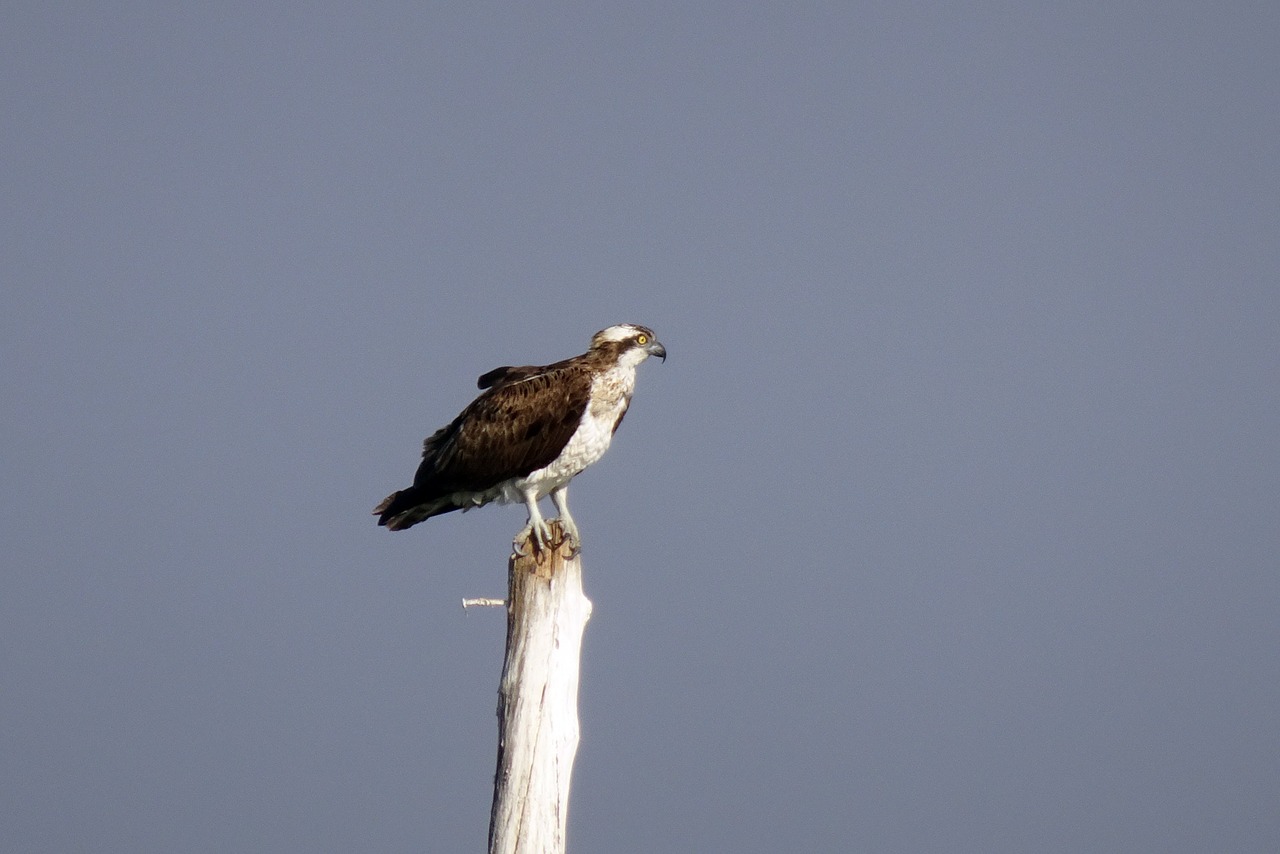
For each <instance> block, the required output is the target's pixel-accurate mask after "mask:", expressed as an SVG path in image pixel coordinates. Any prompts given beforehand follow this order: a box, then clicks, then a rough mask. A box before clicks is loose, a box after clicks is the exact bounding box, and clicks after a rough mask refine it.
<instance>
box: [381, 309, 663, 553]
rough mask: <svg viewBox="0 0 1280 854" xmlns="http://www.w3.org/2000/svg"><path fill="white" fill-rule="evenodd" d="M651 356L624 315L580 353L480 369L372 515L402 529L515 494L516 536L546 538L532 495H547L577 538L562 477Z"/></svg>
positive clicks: (604, 437) (620, 411)
mask: <svg viewBox="0 0 1280 854" xmlns="http://www.w3.org/2000/svg"><path fill="white" fill-rule="evenodd" d="M650 356H657V357H658V358H660V359H662V360H663V361H666V358H667V350H666V348H665V347H663V346H662V344H660V343H659V342H658V339H657V338H656V337H655V336H654V334H653V330H652V329H649V328H647V327H644V326H636V325H634V324H630V323H623V324H620V325H618V326H610V327H609V328H608V329H602V330H601V331H599V332H597V333H596V334H595V335H593V336H592V337H591V347H590V349H588V350H587V352H585V353H583V354H582V355H581V356H574V357H573V358H571V359H565V360H564V361H562V362H556V363H555V364H551V365H543V366H534V365H526V366H524V367H510V366H508V367H502V368H494V369H493V370H492V371H489V372H488V373H487V374H484V375H483V376H481V377H480V379H479V380H478V381H477V383H476V385H478V386H479V387H480V388H482V389H484V393H483V394H481V395H480V396H479V397H477V398H476V399H475V400H474V401H472V402H471V404H470V405H469V406H468V407H467V408H466V409H464V410H462V413H461V414H460V415H459V416H458V417H457V418H455V419H453V421H452V422H451V423H450V424H449V425H448V426H447V427H442V428H440V429H439V430H437V431H436V432H435V433H433V434H432V435H431V436H430V437H429V438H428V439H427V440H426V441H425V442H423V444H422V464H421V465H420V466H418V473H417V474H416V475H414V477H413V486H410V487H408V488H407V489H401V490H400V491H398V492H393V493H391V494H390V495H388V496H387V497H386V499H385V500H384V501H383V502H382V503H381V504H379V505H378V506H377V507H375V508H374V509H373V512H374V515H376V516H377V517H378V524H379V525H385V526H386V527H387V528H388V529H390V530H392V531H401V530H404V529H405V528H408V527H411V526H413V525H416V524H418V523H419V522H422V521H425V520H427V519H430V518H431V517H432V516H439V515H440V514H442V513H451V512H453V511H454V510H469V509H471V508H472V507H481V506H483V505H485V504H488V503H490V502H493V501H497V502H498V503H500V504H506V503H510V502H515V501H521V502H524V506H525V507H526V508H528V511H529V524H528V525H527V526H526V528H525V529H524V530H523V531H521V532H520V536H523V535H524V534H525V533H526V532H529V533H531V534H532V536H533V539H534V545H535V547H545V546H548V545H550V539H551V532H550V529H549V528H548V526H547V523H546V522H545V521H544V520H543V518H542V514H541V513H539V512H538V500H539V499H541V498H542V497H544V496H546V495H550V496H551V500H552V502H553V503H554V504H555V506H556V510H558V511H559V513H560V521H561V524H562V525H563V527H564V530H565V532H566V533H567V534H568V535H569V536H570V537H571V538H572V539H573V541H574V542H575V543H577V542H579V537H578V526H577V525H575V524H574V521H573V517H572V516H570V515H569V505H568V490H569V481H570V480H572V479H573V477H574V475H576V474H578V473H579V472H580V471H582V470H583V469H585V468H586V467H587V466H589V465H591V464H592V463H594V462H595V461H596V460H598V459H600V458H601V457H602V456H604V452H605V451H606V450H608V448H609V442H610V441H611V440H612V439H613V434H614V432H615V431H616V430H617V429H618V425H619V424H621V423H622V416H624V415H626V413H627V406H628V405H629V404H630V403H631V394H632V392H633V391H634V390H635V386H636V366H637V365H639V364H640V363H641V362H643V361H644V360H645V359H647V358H649V357H650ZM517 538H518V537H517Z"/></svg>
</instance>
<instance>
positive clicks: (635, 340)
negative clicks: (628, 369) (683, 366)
mask: <svg viewBox="0 0 1280 854" xmlns="http://www.w3.org/2000/svg"><path fill="white" fill-rule="evenodd" d="M591 349H592V350H612V351H614V352H615V353H616V354H617V357H618V360H619V362H623V363H626V364H630V365H638V364H640V363H641V362H643V361H644V360H645V359H647V358H648V357H650V356H657V357H658V358H660V359H662V360H663V361H666V358H667V348H666V347H663V346H662V344H661V342H659V341H658V336H656V335H654V334H653V330H652V329H650V328H649V327H647V326H640V325H638V324H635V323H619V324H618V325H617V326H610V327H609V328H608V329H601V330H600V331H599V332H597V333H596V334H595V335H593V336H591Z"/></svg>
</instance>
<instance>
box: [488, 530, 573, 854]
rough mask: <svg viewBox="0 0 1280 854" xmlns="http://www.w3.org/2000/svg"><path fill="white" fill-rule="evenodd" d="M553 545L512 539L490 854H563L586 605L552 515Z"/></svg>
mask: <svg viewBox="0 0 1280 854" xmlns="http://www.w3.org/2000/svg"><path fill="white" fill-rule="evenodd" d="M550 524H551V527H552V537H551V541H552V543H555V544H556V547H555V548H554V549H546V550H544V551H543V553H541V554H534V553H533V550H532V549H531V548H530V546H529V543H528V541H527V540H526V541H524V542H518V543H517V544H516V549H515V552H514V553H513V554H512V555H511V560H510V562H509V564H508V568H507V574H508V586H509V593H508V596H507V603H508V606H507V653H506V660H505V661H504V663H503V667H502V684H501V687H500V688H499V697H498V768H497V772H496V774H495V775H494V788H493V809H492V812H491V814H490V819H489V852H490V854H563V852H564V850H565V825H566V821H567V819H568V814H569V782H570V777H571V775H572V773H573V759H574V756H575V754H576V753H577V750H578V667H579V659H580V654H581V649H582V632H583V629H584V628H585V627H586V625H587V620H588V619H590V617H591V602H590V600H588V599H587V597H586V596H585V595H584V594H583V592H582V562H581V560H580V558H579V556H577V555H576V554H574V553H573V552H574V550H573V548H571V547H570V545H569V544H567V543H565V542H564V540H565V536H564V529H563V528H562V527H561V526H560V523H559V520H553V521H551V523H550Z"/></svg>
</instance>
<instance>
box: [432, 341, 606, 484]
mask: <svg viewBox="0 0 1280 854" xmlns="http://www.w3.org/2000/svg"><path fill="white" fill-rule="evenodd" d="M486 379H488V380H489V387H488V389H487V390H486V391H485V392H484V393H483V394H481V395H480V396H479V397H477V398H476V399H475V400H474V401H472V402H471V404H470V405H469V406H467V408H466V409H464V410H462V413H461V414H460V415H459V416H458V417H457V418H455V419H454V420H453V422H452V423H450V424H449V425H448V426H447V427H443V428H441V429H440V430H437V431H436V432H435V433H434V434H432V436H431V437H430V438H428V439H427V440H426V442H424V443H423V449H422V465H420V466H419V467H418V473H417V475H416V476H415V477H414V486H415V487H416V488H419V489H422V490H425V491H426V492H428V493H434V494H441V495H442V494H446V493H449V492H455V491H479V490H484V489H489V488H491V487H492V486H495V485H496V484H498V483H501V482H502V481H504V480H508V479H510V478H513V477H521V476H524V475H526V474H528V473H529V472H531V471H534V470H535V469H539V468H541V467H543V466H545V465H548V464H549V463H551V462H552V461H553V460H555V458H556V457H557V456H559V454H560V451H561V450H562V449H563V448H564V446H565V444H566V443H567V442H568V441H569V438H570V437H571V436H572V435H573V433H574V431H575V430H576V429H577V427H578V423H579V422H580V421H581V419H582V413H583V411H585V409H586V407H587V402H588V399H589V398H590V394H591V373H590V370H589V369H588V368H587V367H586V366H585V365H581V364H578V363H576V362H575V361H574V360H572V359H569V360H566V361H564V362H557V363H556V364H554V365H548V366H547V367H545V368H534V367H522V368H498V369H496V370H494V371H490V372H489V373H488V374H485V375H484V376H483V377H481V378H480V382H481V384H484V383H485V381H486Z"/></svg>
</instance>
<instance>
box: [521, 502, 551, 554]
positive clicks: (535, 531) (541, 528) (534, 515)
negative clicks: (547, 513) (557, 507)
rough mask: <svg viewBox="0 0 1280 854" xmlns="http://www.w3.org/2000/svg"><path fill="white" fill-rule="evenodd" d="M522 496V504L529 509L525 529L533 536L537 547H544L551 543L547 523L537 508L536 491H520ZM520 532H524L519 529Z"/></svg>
mask: <svg viewBox="0 0 1280 854" xmlns="http://www.w3.org/2000/svg"><path fill="white" fill-rule="evenodd" d="M521 495H523V496H524V506H525V507H527V508H528V509H529V524H528V525H527V526H525V530H526V531H528V532H529V533H530V534H532V536H533V543H534V546H536V547H537V548H539V549H544V548H546V547H547V546H548V545H550V544H551V529H550V528H548V527H547V523H546V522H545V521H543V519H542V513H541V512H540V511H539V510H538V493H537V490H533V489H526V490H524V491H523V492H521ZM520 533H522V534H523V533H524V531H521V532H520Z"/></svg>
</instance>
